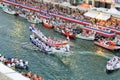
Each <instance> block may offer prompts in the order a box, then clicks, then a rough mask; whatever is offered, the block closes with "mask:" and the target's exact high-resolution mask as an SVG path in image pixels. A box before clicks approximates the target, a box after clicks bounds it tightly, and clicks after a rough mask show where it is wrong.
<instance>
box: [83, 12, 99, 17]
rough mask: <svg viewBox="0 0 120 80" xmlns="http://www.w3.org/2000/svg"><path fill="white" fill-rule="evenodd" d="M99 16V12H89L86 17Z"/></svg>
mask: <svg viewBox="0 0 120 80" xmlns="http://www.w3.org/2000/svg"><path fill="white" fill-rule="evenodd" d="M98 14H99V12H97V11H88V12H86V13H85V14H84V15H85V16H88V17H91V18H95V17H96V16H97V15H98Z"/></svg>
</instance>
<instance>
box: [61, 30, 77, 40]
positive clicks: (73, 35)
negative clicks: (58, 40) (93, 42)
mask: <svg viewBox="0 0 120 80" xmlns="http://www.w3.org/2000/svg"><path fill="white" fill-rule="evenodd" d="M62 34H63V35H65V36H67V37H69V38H71V39H74V38H75V37H76V35H75V34H73V33H70V32H69V31H63V30H62Z"/></svg>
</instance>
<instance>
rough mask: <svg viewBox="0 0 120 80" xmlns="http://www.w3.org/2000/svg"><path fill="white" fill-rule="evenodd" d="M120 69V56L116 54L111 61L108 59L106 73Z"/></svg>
mask: <svg viewBox="0 0 120 80" xmlns="http://www.w3.org/2000/svg"><path fill="white" fill-rule="evenodd" d="M118 69H120V57H118V56H114V57H112V58H111V59H110V60H109V61H107V65H106V73H108V74H109V73H112V72H113V71H116V70H118Z"/></svg>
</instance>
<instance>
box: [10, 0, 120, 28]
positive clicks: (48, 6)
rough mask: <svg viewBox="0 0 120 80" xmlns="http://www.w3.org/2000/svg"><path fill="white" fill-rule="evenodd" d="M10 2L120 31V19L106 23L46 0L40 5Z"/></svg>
mask: <svg viewBox="0 0 120 80" xmlns="http://www.w3.org/2000/svg"><path fill="white" fill-rule="evenodd" d="M9 1H12V2H15V3H18V4H22V5H26V6H30V7H32V8H36V9H39V10H41V11H42V12H43V13H44V12H45V13H44V14H45V15H46V14H49V13H54V14H58V15H62V16H65V17H69V18H72V19H76V20H79V21H84V22H88V23H94V24H98V25H102V26H107V27H112V28H117V29H120V23H119V22H120V19H118V18H114V17H111V18H110V19H108V20H107V21H104V20H100V19H95V18H90V17H87V16H84V13H85V12H87V10H80V9H78V8H71V7H68V6H63V5H62V6H61V5H60V4H57V3H56V4H55V3H52V2H44V0H41V1H39V3H38V2H36V1H34V0H9Z"/></svg>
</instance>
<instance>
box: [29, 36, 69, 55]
mask: <svg viewBox="0 0 120 80" xmlns="http://www.w3.org/2000/svg"><path fill="white" fill-rule="evenodd" d="M30 42H31V43H32V44H34V45H35V46H36V48H38V50H40V51H42V52H44V53H49V54H51V53H56V52H57V53H69V52H70V50H69V45H65V46H62V47H52V46H49V45H46V43H45V42H43V41H42V40H41V39H39V38H37V37H35V36H34V35H30Z"/></svg>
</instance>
